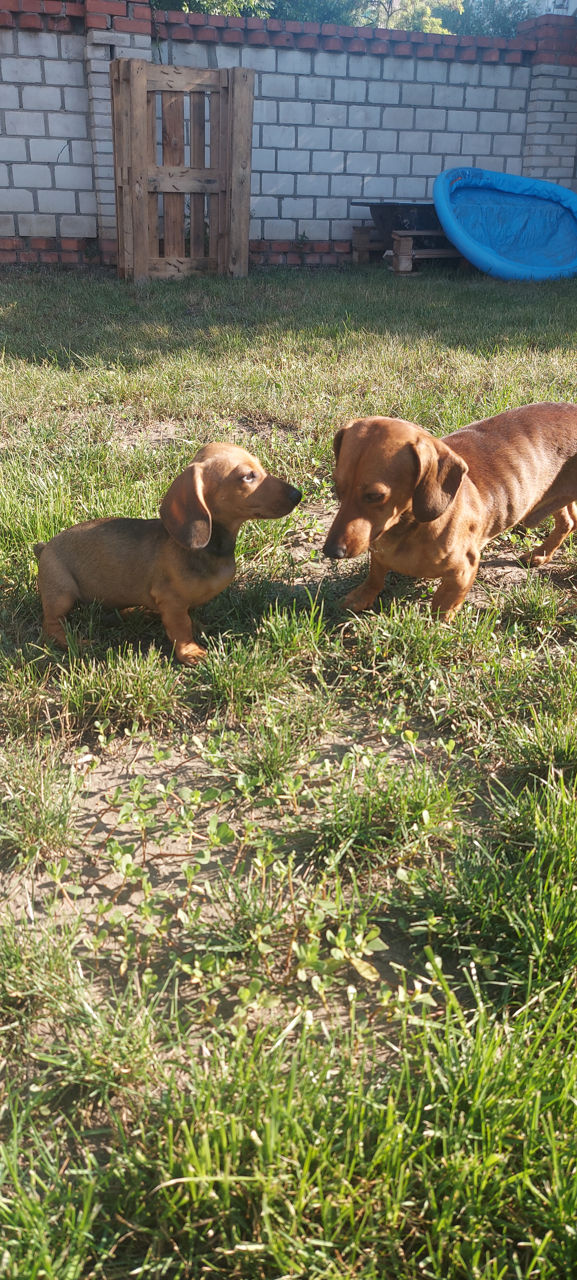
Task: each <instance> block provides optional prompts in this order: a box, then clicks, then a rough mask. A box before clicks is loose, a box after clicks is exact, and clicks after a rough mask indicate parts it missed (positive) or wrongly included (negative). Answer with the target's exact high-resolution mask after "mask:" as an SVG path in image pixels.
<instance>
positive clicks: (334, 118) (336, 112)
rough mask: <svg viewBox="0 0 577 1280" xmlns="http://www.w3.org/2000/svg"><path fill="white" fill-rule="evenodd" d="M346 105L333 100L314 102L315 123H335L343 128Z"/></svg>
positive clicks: (347, 109) (345, 119) (346, 110)
mask: <svg viewBox="0 0 577 1280" xmlns="http://www.w3.org/2000/svg"><path fill="white" fill-rule="evenodd" d="M348 111H349V108H348V107H345V106H344V104H341V103H339V104H337V103H333V102H316V103H315V107H314V118H315V124H317V125H336V126H338V127H340V128H343V127H344V125H346V123H347V113H348Z"/></svg>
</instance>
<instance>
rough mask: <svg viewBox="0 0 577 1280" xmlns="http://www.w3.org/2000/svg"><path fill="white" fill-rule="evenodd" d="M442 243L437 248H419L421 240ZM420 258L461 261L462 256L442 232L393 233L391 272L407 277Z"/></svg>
mask: <svg viewBox="0 0 577 1280" xmlns="http://www.w3.org/2000/svg"><path fill="white" fill-rule="evenodd" d="M424 237H426V238H427V239H428V240H437V241H444V244H439V247H438V248H430V247H428V246H427V247H425V248H419V244H420V243H421V242H422V240H423V238H424ZM422 258H454V259H460V260H461V261H463V258H462V254H460V253H459V250H458V249H455V246H454V245H452V244H450V242H449V241H448V240H447V237H446V236H445V234H444V232H442V231H393V271H394V272H395V275H398V276H408V275H410V273H411V272H412V270H413V266H414V264H415V262H418V261H420V260H421V259H422Z"/></svg>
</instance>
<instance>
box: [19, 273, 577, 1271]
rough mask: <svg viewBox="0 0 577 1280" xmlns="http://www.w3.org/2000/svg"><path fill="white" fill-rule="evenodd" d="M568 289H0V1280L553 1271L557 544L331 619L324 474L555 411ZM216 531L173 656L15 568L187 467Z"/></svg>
mask: <svg viewBox="0 0 577 1280" xmlns="http://www.w3.org/2000/svg"><path fill="white" fill-rule="evenodd" d="M575 315H576V310H575V284H574V282H572V281H564V282H560V283H556V284H554V285H553V284H551V285H529V284H502V283H499V282H495V281H491V280H489V279H486V278H484V277H482V276H481V275H478V274H476V273H471V274H470V275H469V276H463V275H461V274H460V273H451V272H448V271H438V270H435V269H430V270H428V271H427V270H424V271H423V272H422V273H421V274H420V275H419V276H418V277H415V278H414V279H413V278H411V279H402V278H395V277H393V276H392V275H390V274H389V273H388V272H386V271H385V270H382V269H380V268H379V267H375V266H373V267H370V268H359V269H356V268H353V269H343V270H342V271H339V272H337V271H334V272H333V271H326V272H322V273H320V272H319V273H314V272H304V271H293V272H283V271H271V272H263V273H254V274H252V275H251V276H250V277H249V278H248V280H234V281H230V280H224V279H212V280H208V279H202V280H199V281H197V282H192V283H191V282H187V281H183V282H179V283H173V284H160V283H159V284H154V285H150V286H145V287H141V288H136V287H133V286H131V285H127V284H125V283H122V282H117V281H116V280H114V279H113V278H111V277H109V276H106V275H105V274H104V273H102V274H94V275H77V276H73V275H65V274H60V275H57V274H49V273H46V274H42V273H38V274H34V273H28V274H27V273H25V272H22V273H19V272H14V273H12V272H10V273H5V274H4V275H3V276H2V277H1V278H0V330H1V336H2V347H3V359H2V379H1V383H0V395H1V398H2V419H1V426H0V467H1V469H2V479H3V483H2V492H1V495H0V585H1V590H0V630H1V639H0V681H1V683H0V856H1V872H2V880H1V885H2V890H1V896H0V1042H1V1054H2V1063H3V1071H2V1075H1V1077H0V1139H1V1145H0V1277H1V1280H126V1278H127V1277H129V1276H134V1277H151V1278H155V1280H160V1277H163V1278H164V1277H166V1278H167V1280H176V1278H178V1280H205V1278H207V1280H208V1278H214V1277H223V1278H224V1277H235V1278H238V1280H297V1277H302V1278H303V1280H384V1277H386V1278H387V1280H397V1278H398V1280H417V1278H418V1280H421V1278H423V1277H424V1278H427V1277H433V1278H435V1280H457V1278H458V1280H510V1278H518V1277H538V1278H539V1280H552V1278H553V1277H563V1278H565V1277H568V1276H572V1275H575V1274H577V1230H576V1226H575V1224H576V1223H577V1154H576V1153H577V1143H576V1131H577V1125H576V1115H575V1111H576V1098H577V1057H576V1055H575V1035H576V1031H577V1000H576V978H577V911H576V903H575V898H576V893H577V805H576V803H575V801H576V794H575V793H576V788H577V727H576V726H577V719H576V709H577V664H576V663H575V644H576V641H577V599H576V588H577V542H575V541H573V540H571V539H569V540H568V541H567V542H566V543H565V544H564V546H563V548H561V550H560V551H559V552H557V554H556V556H555V558H554V559H553V561H552V564H551V565H550V566H547V568H546V569H544V570H542V571H538V572H531V571H527V570H525V569H524V568H522V566H521V564H520V562H519V559H518V555H519V552H520V551H521V550H522V549H525V548H526V547H527V546H528V545H531V543H532V542H534V541H535V540H536V538H537V536H538V535H537V534H535V533H534V532H532V533H530V534H529V533H527V531H526V530H524V529H521V528H518V529H516V530H514V531H512V532H511V533H509V534H508V535H507V536H505V537H503V538H501V539H499V540H497V542H495V543H494V544H493V545H492V547H491V548H490V549H488V550H487V552H486V553H485V556H484V560H483V567H482V570H481V573H480V575H479V579H478V582H477V584H476V585H475V588H474V590H473V591H472V592H471V595H470V597H469V599H468V601H467V603H466V604H465V606H464V607H463V609H462V611H461V613H460V614H459V615H458V616H457V618H456V620H455V622H454V623H453V624H452V625H451V626H446V625H443V624H441V623H439V622H438V621H435V620H433V619H432V618H431V616H430V612H429V601H430V597H431V593H432V590H433V584H429V583H424V582H415V581H412V580H408V579H403V578H401V577H400V576H394V575H393V576H392V577H391V579H390V583H388V584H387V587H386V590H385V592H384V593H383V595H382V597H381V598H380V601H379V606H378V608H376V609H375V610H374V611H372V612H371V613H370V614H368V615H364V616H362V617H354V616H352V615H349V614H346V613H344V612H343V611H342V609H341V607H340V603H339V602H340V600H341V598H342V596H343V595H344V594H345V593H346V591H347V590H348V589H350V588H351V586H352V585H354V584H355V583H356V582H357V581H359V580H360V578H361V575H362V574H363V570H364V566H363V564H362V563H361V562H360V561H359V562H349V563H347V564H345V565H343V564H339V565H335V564H333V563H331V562H328V561H325V560H323V557H322V550H321V548H322V543H323V537H324V530H325V529H326V527H327V522H328V521H329V520H330V517H331V513H332V512H333V511H334V509H335V503H334V498H333V495H332V488H331V480H330V475H331V441H332V436H333V434H334V432H335V430H336V429H337V428H338V427H339V426H341V425H342V424H343V422H345V421H346V420H347V418H348V417H350V416H352V415H355V416H358V415H360V414H372V413H386V414H391V415H395V414H396V415H398V416H402V417H404V418H409V419H412V420H414V421H416V422H418V423H420V424H421V425H422V426H423V427H426V428H428V429H429V430H431V431H432V432H434V433H435V434H438V435H440V434H446V433H447V432H449V431H451V430H454V429H456V428H457V427H459V426H462V425H464V424H465V423H466V422H468V421H470V420H472V419H475V418H480V417H484V416H486V415H488V414H491V413H494V412H497V411H499V410H501V409H505V408H509V407H513V406H515V405H519V404H522V403H526V402H528V401H535V400H573V401H577V361H576V357H575V347H576V340H577V334H576V328H577V321H576V319H575ZM215 439H226V440H234V441H236V442H238V443H240V444H243V445H245V446H246V447H248V448H249V449H250V450H251V451H252V452H254V453H256V454H257V455H258V456H259V457H260V458H261V460H262V461H263V462H264V463H265V464H266V465H267V466H269V467H270V468H271V470H274V471H275V472H276V473H277V474H280V475H282V476H284V477H285V478H287V479H290V480H291V482H292V483H295V484H298V485H299V486H301V487H302V489H303V491H304V499H303V504H302V506H301V507H299V508H297V510H296V511H295V512H293V514H292V515H291V516H290V517H288V518H287V519H285V520H282V521H278V522H275V523H271V524H266V523H262V524H254V525H248V526H245V528H244V529H243V531H242V534H241V537H240V539H239V555H238V573H237V579H236V582H235V584H234V585H233V586H232V587H231V588H229V589H228V590H227V591H226V592H224V593H223V594H222V595H220V596H219V597H218V598H217V599H215V600H214V601H213V602H212V603H211V604H209V605H207V606H206V607H205V608H204V609H203V610H202V611H201V620H202V625H203V629H204V642H205V643H206V646H207V649H206V661H204V662H202V663H200V664H199V665H198V666H197V667H195V668H193V669H187V668H182V667H179V666H177V665H176V664H175V663H174V662H173V660H172V656H171V653H170V646H169V644H168V641H167V639H166V637H165V634H164V631H163V629H162V626H161V624H160V622H159V621H158V620H157V619H154V618H152V617H147V616H141V615H139V614H131V615H129V616H128V617H123V618H121V617H120V616H119V615H117V614H115V613H111V612H106V611H105V610H103V609H102V608H100V607H99V606H97V605H94V606H90V607H88V606H86V607H83V608H78V609H76V610H75V612H74V613H73V615H71V628H70V647H69V650H68V652H66V653H63V652H60V651H58V650H56V649H54V648H52V647H51V646H50V645H47V644H45V643H44V642H43V640H42V637H41V634H40V610H39V602H38V597H37V594H36V587H35V580H36V561H35V558H34V555H33V552H32V544H33V543H34V542H35V541H37V540H39V539H44V540H45V539H47V538H49V537H51V536H52V535H53V534H54V533H56V532H57V531H58V530H59V529H61V528H63V527H65V526H66V525H68V524H71V523H74V522H75V521H78V520H83V519H87V518H89V517H92V516H101V515H102V516H104V515H132V516H140V515H144V516H152V515H155V514H156V512H157V510H158V506H159V502H160V499H161V497H162V495H163V493H164V492H165V491H166V489H167V488H168V486H169V484H170V483H171V481H172V479H173V478H174V476H175V475H176V474H177V473H178V472H179V471H180V470H181V469H182V467H183V466H185V465H186V464H187V463H188V462H189V461H190V459H191V457H192V456H193V454H194V452H195V451H196V449H197V448H198V447H199V446H200V445H201V444H203V443H205V442H207V441H209V440H215Z"/></svg>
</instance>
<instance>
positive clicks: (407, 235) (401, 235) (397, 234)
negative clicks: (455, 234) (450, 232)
mask: <svg viewBox="0 0 577 1280" xmlns="http://www.w3.org/2000/svg"><path fill="white" fill-rule="evenodd" d="M391 235H392V237H393V240H406V239H411V240H415V239H418V238H419V236H421V237H422V236H434V237H435V238H436V239H438V238H439V237H440V236H442V237H443V238H445V232H444V231H392V232H391Z"/></svg>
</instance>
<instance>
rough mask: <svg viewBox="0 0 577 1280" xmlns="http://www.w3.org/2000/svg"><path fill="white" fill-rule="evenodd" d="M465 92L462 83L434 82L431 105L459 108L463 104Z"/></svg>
mask: <svg viewBox="0 0 577 1280" xmlns="http://www.w3.org/2000/svg"><path fill="white" fill-rule="evenodd" d="M465 92H466V87H465V85H462V84H434V85H433V106H434V107H453V108H454V109H455V110H459V109H460V108H461V107H463V106H464V105H465Z"/></svg>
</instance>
